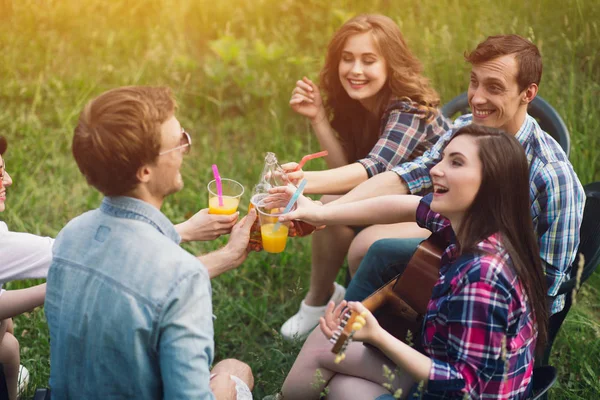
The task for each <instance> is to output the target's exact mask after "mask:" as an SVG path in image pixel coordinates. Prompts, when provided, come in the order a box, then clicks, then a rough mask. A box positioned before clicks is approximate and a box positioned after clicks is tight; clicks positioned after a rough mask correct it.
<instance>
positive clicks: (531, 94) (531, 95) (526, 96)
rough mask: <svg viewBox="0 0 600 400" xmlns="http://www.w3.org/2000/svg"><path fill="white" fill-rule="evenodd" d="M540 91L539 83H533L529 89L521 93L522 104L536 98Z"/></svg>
mask: <svg viewBox="0 0 600 400" xmlns="http://www.w3.org/2000/svg"><path fill="white" fill-rule="evenodd" d="M537 92H538V85H536V84H535V83H531V84H530V85H529V87H527V89H525V90H523V92H522V93H521V104H529V103H531V102H532V101H533V99H535V96H537Z"/></svg>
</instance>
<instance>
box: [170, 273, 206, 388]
mask: <svg viewBox="0 0 600 400" xmlns="http://www.w3.org/2000/svg"><path fill="white" fill-rule="evenodd" d="M159 329H160V332H159V351H158V355H159V357H160V370H161V377H162V380H163V389H164V399H165V400H172V399H203V400H204V399H214V395H213V393H212V392H211V390H210V383H209V381H210V370H209V366H210V365H211V363H212V361H213V356H214V340H213V336H214V330H213V321H212V303H211V289H210V280H209V278H208V274H207V272H206V270H205V269H204V268H202V269H201V270H200V271H198V272H196V273H193V275H191V276H187V277H184V278H182V279H181V280H180V282H178V283H177V285H176V286H175V287H174V289H173V290H172V291H171V292H170V294H169V296H168V298H167V300H166V301H165V303H164V307H163V310H162V312H161V315H160V317H159Z"/></svg>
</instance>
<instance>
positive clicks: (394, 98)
mask: <svg viewBox="0 0 600 400" xmlns="http://www.w3.org/2000/svg"><path fill="white" fill-rule="evenodd" d="M422 70H423V68H422V65H421V63H420V62H419V60H418V59H417V58H416V57H415V56H414V55H413V54H412V53H411V51H410V50H409V48H408V46H407V45H406V43H405V41H404V38H403V37H402V33H401V32H400V29H399V28H398V25H396V23H394V21H392V20H391V19H390V18H388V17H385V16H383V15H359V16H357V17H355V18H352V19H350V20H349V21H347V22H346V23H345V24H344V25H342V27H341V28H340V29H339V30H338V31H337V32H336V33H335V34H334V36H333V38H332V39H331V41H330V43H329V47H328V49H327V55H326V59H325V65H324V66H323V69H322V70H321V74H320V85H321V89H322V90H323V92H324V98H322V97H321V92H320V90H319V87H317V86H316V85H315V84H314V83H313V82H312V81H311V80H310V79H308V78H306V77H304V78H303V79H302V80H299V81H298V82H296V87H295V88H294V90H293V92H292V98H291V100H290V105H291V107H292V109H293V110H294V111H296V112H297V113H298V114H300V115H302V116H305V117H306V118H308V120H309V121H310V122H311V126H312V128H313V131H314V133H315V135H316V137H317V139H318V141H319V144H320V146H321V149H322V150H327V151H328V152H329V155H328V156H327V157H326V162H327V165H328V167H329V168H330V169H328V170H325V171H309V172H304V171H302V170H300V171H297V172H292V171H293V170H294V169H295V168H296V166H297V164H296V163H289V164H285V165H283V167H284V169H286V171H289V175H288V176H289V177H290V178H291V179H292V180H293V181H300V180H301V179H302V178H306V180H307V185H306V188H305V193H315V194H326V195H339V194H344V193H346V192H348V191H349V190H351V189H352V188H354V187H355V186H357V185H358V184H360V183H361V182H364V181H366V180H367V179H368V178H370V177H372V176H374V175H376V174H378V173H381V172H384V171H388V170H390V169H392V168H393V167H395V166H396V165H398V164H401V163H404V162H406V161H409V160H411V159H413V158H415V157H417V156H419V155H420V154H422V153H423V152H424V150H426V149H427V148H429V147H431V145H433V144H434V143H435V142H436V141H437V139H438V138H439V137H440V136H441V135H442V134H443V133H444V132H446V131H447V130H448V129H449V127H450V126H449V122H448V121H447V120H446V119H445V118H444V117H443V116H442V114H441V113H440V112H439V110H438V109H437V107H438V105H439V103H440V99H439V96H438V94H437V93H436V91H435V90H434V89H433V88H431V86H430V84H429V80H428V79H427V78H425V77H424V76H423V74H422ZM334 199H335V198H334V197H331V196H327V197H325V198H323V199H322V200H323V202H329V201H332V200H334ZM394 232H395V233H396V236H397V235H398V232H403V235H404V236H405V237H418V236H419V234H421V235H422V234H423V233H422V230H421V229H419V228H418V227H416V225H414V224H412V225H411V224H405V226H404V227H402V228H397V229H394ZM354 236H355V231H354V230H353V229H351V228H350V227H347V226H338V227H336V228H327V229H325V230H323V231H320V232H316V233H315V235H314V238H313V263H312V275H311V287H310V290H309V293H308V294H307V296H306V298H305V301H303V302H302V306H301V307H300V311H299V312H298V314H296V315H295V316H294V317H292V318H290V319H289V320H288V322H286V324H284V326H283V327H282V329H281V332H282V334H283V335H284V337H286V338H291V337H293V336H302V335H305V334H306V333H308V332H309V331H310V330H311V329H312V328H313V327H314V326H315V325H316V324H317V322H318V318H319V316H322V315H323V312H324V311H325V304H326V303H327V300H328V299H330V298H332V299H333V300H337V301H340V300H341V299H342V298H343V288H341V287H340V286H339V285H334V279H335V276H336V275H337V272H338V271H339V269H340V267H341V265H342V263H343V261H344V258H345V256H346V253H347V252H348V250H349V249H350V253H349V255H348V261H349V264H350V266H351V269H356V268H358V265H359V264H360V260H361V259H362V257H363V256H364V253H365V252H366V250H367V249H368V248H369V246H370V244H371V243H372V242H373V241H374V240H377V239H379V238H382V237H390V232H389V227H370V228H367V229H365V230H364V231H363V232H361V233H360V234H359V236H358V237H357V238H356V240H354V242H353V239H354ZM351 243H353V244H352V246H350V245H351Z"/></svg>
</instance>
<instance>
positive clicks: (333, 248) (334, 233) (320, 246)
mask: <svg viewBox="0 0 600 400" xmlns="http://www.w3.org/2000/svg"><path fill="white" fill-rule="evenodd" d="M338 197H339V196H323V197H321V202H322V203H323V204H326V203H329V202H331V201H333V200H335V199H336V198H338ZM353 238H354V230H353V229H352V228H350V227H348V226H328V227H326V228H325V229H322V230H320V231H317V232H315V233H314V234H313V237H312V265H311V269H310V289H309V290H308V293H307V294H306V297H305V298H304V301H305V302H306V304H307V305H309V306H323V305H325V304H327V301H328V300H329V298H330V297H331V295H332V294H333V282H334V281H335V277H336V276H337V273H338V272H339V270H340V268H341V267H342V264H343V263H344V259H345V258H346V253H347V252H348V248H349V247H350V243H351V242H352V239H353Z"/></svg>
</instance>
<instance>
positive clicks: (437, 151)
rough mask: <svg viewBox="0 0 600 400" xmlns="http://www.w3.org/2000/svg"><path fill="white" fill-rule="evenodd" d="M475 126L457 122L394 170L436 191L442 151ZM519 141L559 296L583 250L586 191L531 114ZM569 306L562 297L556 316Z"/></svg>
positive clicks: (551, 292) (413, 187) (417, 188)
mask: <svg viewBox="0 0 600 400" xmlns="http://www.w3.org/2000/svg"><path fill="white" fill-rule="evenodd" d="M471 121H472V116H471V115H470V114H469V115H463V116H461V117H459V118H457V119H456V121H455V122H454V128H453V129H452V130H450V131H448V132H446V133H445V134H444V135H443V136H442V137H441V138H440V140H439V141H438V142H437V143H436V144H435V145H434V146H433V147H432V148H431V149H429V151H427V152H426V153H425V154H423V156H421V157H419V158H417V159H416V160H414V161H413V162H409V163H404V164H402V165H399V166H397V167H395V168H394V169H393V171H394V172H396V173H397V174H398V175H399V176H400V177H401V178H402V179H403V180H404V181H405V182H406V184H407V185H408V187H409V190H410V192H411V193H413V194H425V193H428V192H430V191H431V179H430V177H429V170H430V168H432V167H433V166H434V165H435V164H437V162H438V161H439V160H441V154H442V150H443V148H444V147H445V146H446V144H447V143H448V142H449V141H450V139H451V138H452V135H453V134H454V132H455V131H456V130H457V129H458V128H460V127H462V126H465V125H468V124H470V123H471ZM515 137H516V138H517V140H518V141H519V142H520V143H521V144H522V145H523V148H524V149H525V154H526V155H527V161H528V162H529V182H530V185H531V186H530V197H531V202H532V204H531V217H532V218H533V226H534V229H535V231H536V233H537V236H538V244H539V247H540V256H541V258H542V264H543V266H544V269H545V271H546V279H547V283H548V296H550V297H555V296H556V294H557V293H558V289H559V287H560V285H561V283H562V282H563V281H565V280H567V279H568V278H569V276H570V273H571V264H572V263H573V261H574V260H575V256H576V253H577V248H578V247H579V228H580V227H581V221H582V219H583V207H584V205H585V192H584V191H583V187H582V186H581V182H579V178H577V174H576V173H575V171H574V170H573V166H572V165H571V163H570V162H569V160H568V158H567V156H566V154H565V153H564V151H563V150H562V148H561V147H560V146H559V144H558V143H556V141H555V140H554V139H553V138H552V137H551V136H550V135H548V134H547V133H545V132H544V131H542V129H541V128H540V126H539V125H538V123H537V122H536V120H535V119H534V118H532V117H531V116H529V115H528V116H527V117H526V118H525V121H524V122H523V125H522V126H521V128H520V129H519V131H518V132H517V134H516V135H515ZM564 305H565V297H564V295H562V296H558V297H556V298H555V299H554V301H553V303H552V307H551V310H550V311H551V313H552V314H555V313H557V312H559V311H561V310H562V309H563V307H564Z"/></svg>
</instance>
